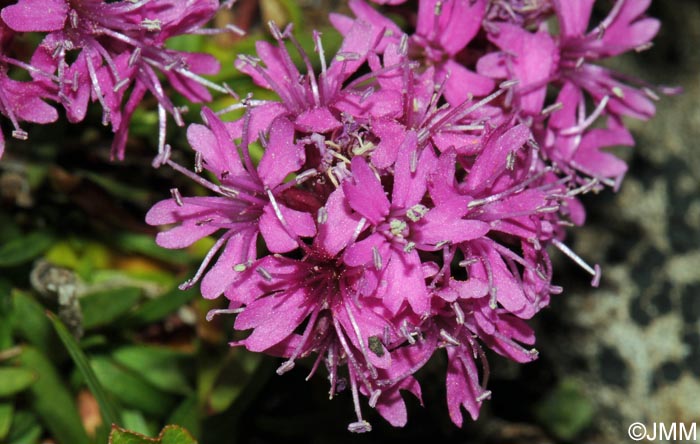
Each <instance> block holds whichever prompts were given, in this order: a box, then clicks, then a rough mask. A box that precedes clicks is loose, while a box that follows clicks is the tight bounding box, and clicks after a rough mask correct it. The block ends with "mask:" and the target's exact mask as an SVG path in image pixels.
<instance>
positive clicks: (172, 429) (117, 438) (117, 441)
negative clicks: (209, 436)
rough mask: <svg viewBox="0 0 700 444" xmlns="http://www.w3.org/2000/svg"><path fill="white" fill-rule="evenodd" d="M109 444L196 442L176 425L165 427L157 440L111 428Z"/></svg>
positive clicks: (183, 443)
mask: <svg viewBox="0 0 700 444" xmlns="http://www.w3.org/2000/svg"><path fill="white" fill-rule="evenodd" d="M109 444H197V440H196V439H194V437H193V436H192V435H191V434H190V432H188V431H187V430H185V429H183V428H182V427H180V426H177V425H168V426H165V428H163V430H162V431H161V432H160V434H159V435H158V437H157V438H149V437H147V436H145V435H141V434H140V433H136V432H132V431H130V430H126V429H122V428H120V427H112V433H110V435H109Z"/></svg>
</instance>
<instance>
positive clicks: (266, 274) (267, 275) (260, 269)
mask: <svg viewBox="0 0 700 444" xmlns="http://www.w3.org/2000/svg"><path fill="white" fill-rule="evenodd" d="M255 271H257V272H258V274H259V275H260V276H262V278H263V279H265V280H266V281H271V280H272V275H271V274H270V272H269V271H267V270H266V269H264V268H263V267H258V268H256V269H255Z"/></svg>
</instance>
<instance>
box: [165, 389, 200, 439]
mask: <svg viewBox="0 0 700 444" xmlns="http://www.w3.org/2000/svg"><path fill="white" fill-rule="evenodd" d="M168 423H170V424H179V425H181V426H182V427H184V428H186V429H187V430H189V431H191V432H192V434H193V435H194V436H200V434H201V428H202V422H201V413H200V411H199V400H198V399H197V395H196V394H192V396H189V397H187V398H185V400H184V401H182V403H180V405H179V406H177V408H176V409H175V410H174V411H173V413H172V415H170V418H168Z"/></svg>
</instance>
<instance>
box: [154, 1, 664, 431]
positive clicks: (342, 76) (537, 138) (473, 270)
mask: <svg viewBox="0 0 700 444" xmlns="http://www.w3.org/2000/svg"><path fill="white" fill-rule="evenodd" d="M377 3H382V4H397V3H400V2H398V1H384V2H377ZM589 3H590V2H572V5H573V4H578V5H579V6H580V7H581V8H583V9H581V10H580V11H579V12H581V11H584V12H585V11H588V12H590V8H589V6H590V4H589ZM630 4H631V3H630V2H625V1H620V2H618V3H617V4H616V6H615V9H614V10H613V13H611V17H612V18H608V19H606V21H605V26H604V27H603V28H604V29H605V30H606V31H609V32H612V33H613V34H615V33H621V34H620V35H621V37H620V38H621V39H622V41H623V42H627V43H625V44H624V45H623V46H627V47H632V46H630V45H631V44H632V42H634V43H635V44H636V43H639V42H641V41H647V37H649V38H650V35H648V34H653V33H651V31H650V29H651V28H652V27H653V26H652V24H650V23H646V22H644V20H643V19H642V20H641V21H640V20H639V16H640V14H641V11H643V9H644V8H641V7H638V8H632V9H629V8H631V6H629V5H630ZM528 5H530V6H532V8H531V9H528ZM584 6H585V7H584ZM350 7H351V9H352V10H353V12H354V13H355V15H356V18H349V17H344V16H339V15H335V16H333V19H332V20H333V22H334V25H335V26H336V27H337V28H338V29H339V30H340V31H341V33H342V34H343V36H344V40H343V43H342V45H341V49H340V50H339V51H338V53H337V54H335V55H334V56H333V57H332V58H330V59H329V61H327V60H326V56H325V53H324V49H323V45H322V42H321V39H320V36H319V34H317V33H315V34H314V36H313V37H314V43H315V52H316V53H317V54H318V56H319V58H320V62H321V63H320V64H321V70H320V73H319V74H317V73H315V72H314V71H313V69H312V63H311V60H310V57H309V55H308V54H307V53H306V52H305V51H304V50H303V49H302V47H301V44H300V43H299V42H298V41H297V40H296V38H295V37H294V36H293V35H292V33H291V28H290V27H288V28H286V29H285V30H284V31H282V30H280V29H278V28H277V27H276V26H275V25H274V24H271V25H270V29H271V31H272V35H273V37H274V39H275V41H276V42H275V43H267V42H258V43H257V45H256V49H257V53H258V57H257V58H254V57H249V56H242V57H239V59H238V61H237V62H236V66H237V67H238V69H239V70H240V71H242V72H244V73H246V74H248V75H249V76H250V77H251V78H252V79H253V81H254V82H255V83H256V84H258V85H260V86H262V87H264V88H267V89H269V90H271V91H274V92H275V93H276V94H277V96H278V100H270V101H260V100H256V99H255V98H253V97H247V98H246V99H245V100H243V101H242V102H241V103H240V104H237V105H234V106H233V107H232V109H234V108H235V109H243V110H244V111H245V113H244V116H243V117H242V118H239V119H238V120H236V121H233V122H222V121H221V120H220V119H219V117H218V116H217V114H215V113H213V112H212V111H210V110H208V109H205V110H204V112H203V118H204V123H205V124H204V125H192V126H191V127H190V128H189V129H188V140H189V142H190V144H191V145H192V147H193V148H194V150H195V151H196V153H197V155H196V162H195V171H194V172H191V171H188V170H186V169H185V168H183V167H181V166H180V165H178V164H176V163H174V162H173V161H171V160H170V159H169V156H168V154H169V153H168V150H167V149H166V150H165V151H163V153H162V155H161V156H159V158H158V159H157V163H158V164H168V165H170V166H171V167H172V168H174V169H176V170H178V171H180V172H181V173H183V174H185V175H187V176H188V177H190V178H192V179H193V180H195V181H196V182H198V183H200V184H201V185H203V186H204V187H205V188H207V189H208V190H209V192H211V193H212V194H213V195H212V196H199V197H182V196H181V195H180V193H179V192H178V191H177V190H172V198H171V199H167V200H164V201H162V202H159V203H158V204H156V205H155V206H154V207H153V208H152V209H151V210H150V211H149V213H148V215H147V222H148V223H150V224H152V225H160V226H167V229H166V231H163V232H161V233H160V234H159V235H158V237H157V242H158V243H159V244H160V245H162V246H164V247H167V248H182V247H185V246H187V245H189V244H191V243H192V242H194V241H196V240H198V239H201V238H203V237H205V236H210V235H213V236H215V237H216V241H215V244H214V246H213V248H212V249H211V251H210V252H209V254H208V255H207V256H206V258H205V260H204V261H203V263H202V265H201V267H200V269H199V270H198V271H197V273H196V275H195V276H194V278H192V279H191V280H189V281H188V282H186V283H185V284H183V286H184V287H189V286H191V285H193V284H194V283H195V282H197V281H201V291H202V294H203V295H204V297H207V298H216V297H219V296H221V295H223V296H224V297H225V298H226V303H227V307H226V308H223V309H218V310H213V311H212V312H210V313H209V315H208V318H209V319H211V317H212V316H214V315H217V314H224V313H227V314H235V315H236V320H235V323H234V328H235V329H236V330H239V331H243V332H247V333H246V336H245V337H244V339H242V340H239V341H236V342H234V343H232V345H234V346H243V347H246V348H247V349H248V350H251V351H254V352H262V353H266V354H270V355H273V356H277V357H281V358H283V359H284V361H283V363H282V364H281V366H280V367H279V368H278V370H277V373H279V374H283V373H285V372H287V371H288V370H290V369H291V368H293V367H294V366H295V365H296V364H295V363H296V362H297V360H298V359H303V358H310V359H311V360H312V361H311V362H312V370H311V372H310V375H309V376H311V375H313V374H315V373H316V372H317V371H318V370H319V367H321V364H323V366H324V367H325V369H326V371H327V373H328V376H329V381H330V385H331V388H330V394H331V396H334V395H335V394H336V393H339V392H341V391H343V390H348V391H349V392H350V394H351V398H352V403H353V406H354V409H355V414H356V420H354V421H353V422H352V423H350V425H349V426H348V429H349V430H351V431H353V432H366V431H369V430H370V429H371V426H370V424H369V423H368V422H367V421H366V420H365V419H364V416H363V414H362V399H363V398H366V403H367V405H369V406H370V407H371V408H375V409H376V410H377V411H378V412H379V413H380V414H381V415H382V416H383V417H384V418H385V419H386V420H387V421H388V422H389V423H391V424H392V425H395V426H402V425H404V424H405V423H406V421H407V413H406V406H405V404H404V400H403V397H402V396H403V394H402V392H410V393H412V394H413V395H414V396H416V397H417V398H418V399H419V400H421V389H420V385H419V382H418V380H417V379H416V377H415V374H416V372H417V371H418V370H420V369H421V368H422V367H423V366H424V365H425V364H426V363H427V362H428V361H429V360H430V359H431V357H432V356H433V355H434V354H436V353H441V352H442V350H443V349H444V350H445V352H446V362H447V366H446V385H447V404H448V409H449V413H450V417H451V419H452V421H453V422H454V423H455V424H457V425H459V426H461V425H462V423H463V411H464V410H466V412H467V413H468V414H469V415H470V416H471V417H472V418H474V419H476V418H477V417H478V415H479V411H480V409H481V406H482V405H483V403H484V402H485V401H486V400H487V399H489V398H490V397H491V396H497V394H492V393H491V392H490V390H489V389H488V385H487V384H488V375H489V364H488V362H487V360H486V350H487V349H490V350H492V351H494V352H496V353H497V354H499V355H501V356H504V357H506V358H508V359H511V360H513V361H516V362H520V363H526V362H530V361H532V360H533V359H535V358H536V357H537V351H536V350H535V349H534V348H532V346H533V345H534V342H535V336H534V333H533V331H532V329H531V328H530V327H529V326H528V324H527V322H528V320H529V319H531V318H532V317H533V316H535V315H536V314H537V313H538V312H539V311H540V310H542V309H543V308H544V307H546V306H547V305H548V304H549V302H550V298H551V296H552V295H554V294H558V293H560V292H561V291H562V289H561V288H560V287H558V286H557V285H554V284H553V283H552V276H553V270H552V262H551V261H550V258H549V254H548V251H547V249H548V247H549V246H554V247H556V248H557V249H559V250H560V251H562V252H563V253H564V254H566V255H567V256H569V257H571V258H572V259H573V260H574V261H575V262H576V263H578V264H579V265H581V267H583V268H584V269H585V270H586V271H588V272H589V273H590V274H591V275H592V276H593V282H592V284H593V285H594V286H595V285H598V283H599V281H600V269H599V267H597V266H593V267H591V266H589V265H588V264H587V263H586V262H584V261H583V260H582V259H581V258H579V257H578V256H576V254H575V253H574V252H573V251H571V250H570V249H569V248H568V247H566V245H565V244H564V243H563V240H564V237H565V232H564V228H563V227H565V226H569V225H572V224H574V225H575V224H581V223H583V221H584V219H585V213H584V211H583V209H582V207H581V205H580V202H578V200H577V196H578V195H579V194H582V193H585V192H587V191H590V190H594V189H597V188H599V187H600V185H601V184H608V185H612V186H616V185H617V184H619V181H620V180H621V178H622V176H623V175H624V172H625V171H626V165H624V163H623V162H621V161H620V160H618V159H617V158H615V157H613V156H612V155H610V154H609V153H607V152H606V151H605V149H606V148H607V147H609V146H613V145H630V144H632V139H631V136H630V134H629V132H628V131H627V130H626V129H625V128H624V126H623V124H622V120H621V119H620V116H621V114H630V113H628V112H627V111H626V110H631V109H633V108H634V106H632V105H633V103H632V102H625V101H624V100H623V98H621V97H617V99H614V98H613V95H615V91H616V90H614V86H611V87H610V88H609V89H608V90H606V91H607V92H605V93H604V94H603V93H601V94H602V95H597V94H598V93H596V92H595V91H596V90H595V88H593V87H592V86H591V85H592V84H593V83H591V82H589V80H590V77H589V76H588V74H590V72H592V71H590V70H591V69H593V70H595V69H597V67H596V68H590V67H588V65H589V64H588V61H589V60H590V61H596V60H599V59H600V58H603V57H607V56H609V55H613V54H616V53H617V52H615V51H614V50H613V49H610V48H608V45H611V42H610V41H608V42H601V41H595V42H594V41H592V40H590V39H589V37H588V34H585V35H579V34H580V33H581V32H584V31H582V30H585V26H584V25H580V24H579V23H578V21H577V20H581V21H583V20H584V18H585V20H586V21H587V20H588V17H587V15H586V14H588V12H587V13H586V14H583V15H586V17H580V18H572V17H574V16H575V15H576V14H574V12H575V11H574V12H572V11H573V10H574V9H575V8H574V6H571V5H568V4H567V6H563V3H562V2H557V1H554V2H544V1H543V2H536V3H531V2H525V1H523V2H521V1H518V0H513V1H510V0H504V1H489V2H487V1H481V0H476V1H474V0H463V1H462V0H454V1H433V0H420V1H419V3H418V11H417V15H416V22H415V23H414V24H413V25H415V32H414V33H413V34H412V35H410V36H409V35H406V34H404V33H403V32H402V31H401V29H399V27H398V26H397V25H396V24H394V23H393V22H391V21H390V20H388V19H387V18H386V17H384V16H383V15H381V14H380V13H379V12H378V11H379V9H375V7H374V6H371V5H370V4H368V3H365V2H363V1H361V0H352V1H351V3H350ZM386 7H388V6H386ZM382 8H384V7H382ZM571 8H574V9H571ZM586 8H588V9H586ZM577 11H578V10H577ZM553 13H556V14H557V17H558V18H559V20H560V21H561V24H562V26H563V28H565V29H563V30H562V33H561V35H559V36H553V35H552V34H550V32H549V31H548V30H547V27H546V21H545V18H547V17H549V16H551V15H552V14H553ZM569 15H571V17H569ZM572 20H573V21H575V22H576V23H577V24H576V25H575V26H574V25H571V24H569V22H570V21H572ZM638 22H639V23H641V25H640V28H641V30H642V31H643V32H642V34H643V35H640V36H639V37H634V36H630V35H628V34H634V33H635V31H634V30H635V29H637V28H636V25H635V23H638ZM577 27H578V28H577ZM579 28H580V29H579ZM575 29H576V30H575ZM579 31H581V32H579ZM479 35H481V36H482V37H481V38H480V37H479ZM577 35H578V37H577ZM615 35H617V34H615ZM625 36H626V37H625ZM603 40H604V39H603ZM287 43H290V44H291V45H290V46H292V47H295V48H296V49H295V50H296V51H297V52H298V53H299V54H300V55H301V61H302V65H303V66H304V67H303V68H301V69H300V68H299V67H298V66H297V65H295V64H294V63H293V58H292V56H291V55H290V53H289V51H288V49H287V48H288V45H287ZM576 48H578V49H580V51H581V54H582V55H583V57H584V58H583V62H581V63H582V65H580V66H579V67H581V66H582V67H583V69H584V71H581V72H579V71H577V68H576V67H575V66H570V65H569V64H568V62H567V61H565V59H567V57H569V54H573V52H574V51H575V50H578V49H576ZM465 55H469V57H470V59H469V60H470V63H471V64H472V65H473V64H474V61H476V60H477V59H478V63H477V69H478V71H479V72H480V74H476V73H474V72H473V71H471V70H470V68H471V66H469V64H465V63H464V59H463V56H465ZM590 66H595V65H592V64H591V65H590ZM601 69H602V68H601ZM589 71H590V72H589ZM495 79H503V80H504V81H503V82H502V83H500V85H498V86H496V83H495V81H494V80H495ZM171 81H172V80H171ZM596 81H597V80H596ZM550 84H554V85H556V86H557V87H559V92H558V96H557V99H556V102H555V103H554V104H551V105H548V104H547V102H546V100H547V95H546V92H547V88H548V86H549V85H550ZM610 85H611V84H608V86H610ZM591 88H593V89H591ZM601 91H602V90H601ZM635 91H636V90H635ZM586 95H588V96H590V97H592V98H593V99H594V101H595V103H594V107H593V109H592V110H588V111H587V110H586ZM613 100H618V102H615V104H614V105H613ZM632 101H633V102H634V99H633V100H632ZM625 103H627V105H629V106H628V108H625V107H624V106H627V105H624V104H625ZM546 105H547V106H546ZM640 109H641V108H640ZM226 111H228V109H227V110H222V111H221V112H220V113H219V114H223V113H224V112H226ZM640 115H641V113H640ZM599 118H605V119H606V120H605V122H604V123H605V126H595V127H594V126H593V124H594V123H597V121H598V119H599ZM254 142H258V143H259V144H260V145H261V146H262V147H263V150H264V154H263V156H262V159H261V160H260V161H259V162H257V163H256V162H254V161H253V159H252V158H251V155H250V152H249V146H250V144H251V143H254ZM204 169H206V170H208V173H209V174H208V177H212V180H208V179H205V178H203V177H201V176H199V173H201V172H202V171H203V170H204ZM212 264H213V265H212ZM421 402H422V401H421Z"/></svg>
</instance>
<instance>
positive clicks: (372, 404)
mask: <svg viewBox="0 0 700 444" xmlns="http://www.w3.org/2000/svg"><path fill="white" fill-rule="evenodd" d="M380 396H382V391H381V390H379V389H377V390H375V391H373V392H372V396H370V397H369V406H370V407H372V408H375V407H376V406H377V401H379V397H380Z"/></svg>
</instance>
